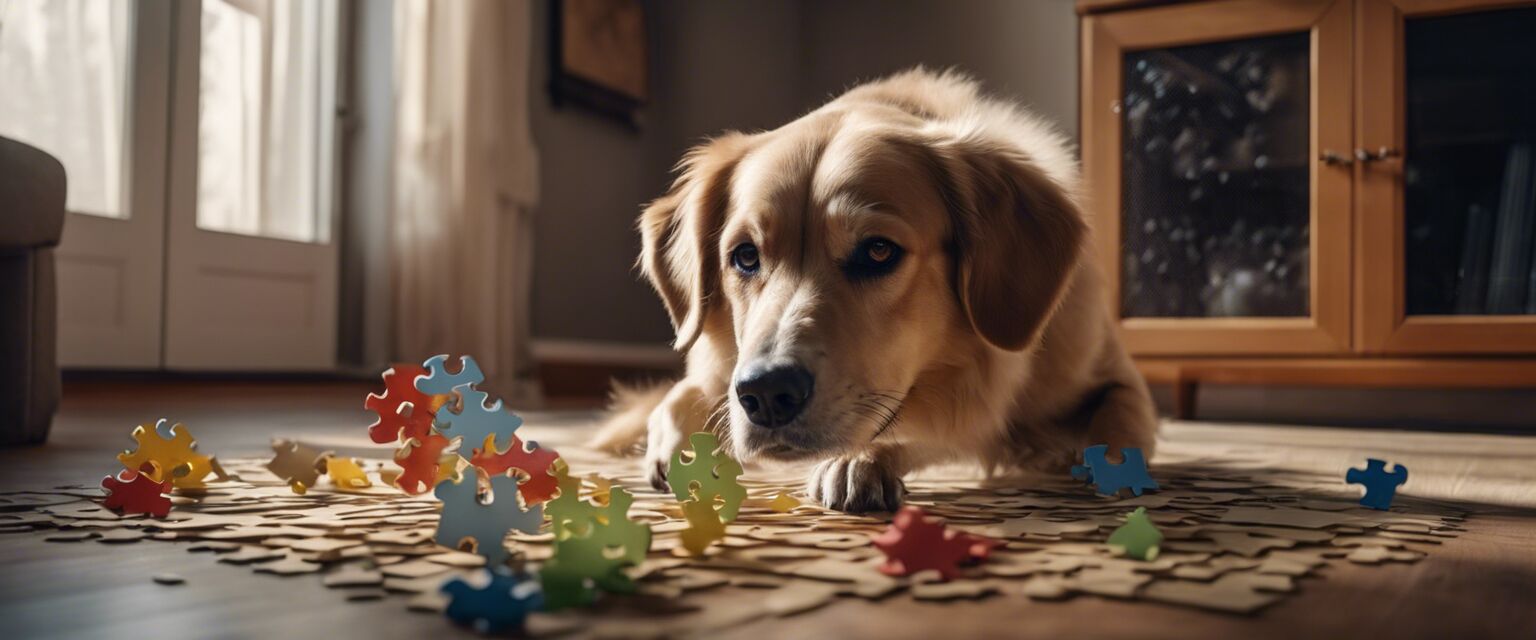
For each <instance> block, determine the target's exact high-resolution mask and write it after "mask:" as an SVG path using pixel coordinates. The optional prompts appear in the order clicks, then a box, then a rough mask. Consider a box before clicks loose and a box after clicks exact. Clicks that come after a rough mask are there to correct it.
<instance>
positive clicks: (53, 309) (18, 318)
mask: <svg viewBox="0 0 1536 640" xmlns="http://www.w3.org/2000/svg"><path fill="white" fill-rule="evenodd" d="M64 194H65V182H64V165H63V164H60V163H59V161H58V160H57V159H55V158H54V157H53V156H51V155H48V154H47V153H46V152H44V151H42V150H40V149H37V148H36V147H32V146H29V145H26V144H22V143H20V142H17V141H15V140H10V139H7V138H0V445H18V444H34V443H39V442H42V441H44V440H46V439H47V438H48V427H49V426H50V425H51V424H52V423H53V414H54V412H55V411H57V410H58V408H59V393H60V391H59V363H58V355H57V354H58V337H59V332H58V325H59V323H58V307H57V304H56V296H57V292H56V290H55V282H54V280H55V278H54V269H53V247H55V246H58V244H59V237H60V235H61V234H62V233H63V230H64Z"/></svg>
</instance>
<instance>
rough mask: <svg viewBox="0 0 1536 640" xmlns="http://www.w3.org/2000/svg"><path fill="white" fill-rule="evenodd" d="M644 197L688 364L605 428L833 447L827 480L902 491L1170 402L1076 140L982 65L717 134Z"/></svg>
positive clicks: (1061, 444)
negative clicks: (1090, 240)
mask: <svg viewBox="0 0 1536 640" xmlns="http://www.w3.org/2000/svg"><path fill="white" fill-rule="evenodd" d="M679 166H680V172H679V177H678V178H677V180H676V182H675V184H674V185H673V187H672V188H671V190H670V191H669V192H668V193H667V194H666V195H664V196H662V197H661V198H660V199H658V200H656V201H655V202H653V203H651V204H650V205H649V206H648V207H647V208H646V209H645V211H644V213H643V214H642V215H641V217H640V223H639V226H640V231H641V234H642V236H643V244H644V246H643V250H642V255H641V257H640V262H639V264H640V268H641V270H642V271H643V272H644V274H645V276H646V277H647V278H648V279H649V280H650V282H651V284H652V285H653V286H655V288H656V291H657V292H658V293H659V294H660V295H661V299H662V301H663V302H664V303H665V305H666V308H667V311H668V313H669V314H670V315H671V318H672V323H673V325H674V327H675V328H676V331H677V341H676V347H677V348H678V349H679V350H682V351H685V352H686V354H687V371H686V374H685V375H684V377H683V379H682V380H680V381H677V382H676V383H675V384H672V385H671V386H670V387H662V388H658V389H656V390H653V391H650V392H631V393H628V394H622V395H621V396H620V397H619V398H618V403H617V407H616V412H615V413H614V415H613V416H612V417H611V418H610V420H609V422H608V424H607V425H606V426H605V428H604V429H603V431H602V432H601V433H600V434H599V436H598V437H597V440H596V441H595V443H594V444H596V445H597V446H600V447H603V448H607V449H611V450H621V449H626V448H629V447H631V446H633V445H635V444H637V443H638V442H639V440H640V439H641V436H642V434H647V433H648V438H647V447H646V453H645V460H646V462H645V465H646V469H647V471H648V473H649V475H650V478H651V481H652V483H653V484H656V485H658V487H661V486H663V485H664V483H665V479H666V473H667V464H668V460H669V459H670V458H671V456H672V454H673V452H674V451H676V450H677V449H679V448H680V447H681V446H683V445H684V444H685V443H686V442H687V436H688V434H689V433H692V432H695V431H700V430H706V429H708V430H713V431H715V432H717V433H718V434H720V436H721V438H722V440H723V441H724V442H726V443H727V446H728V447H730V448H731V450H732V451H733V452H734V453H735V454H736V456H737V457H739V458H743V459H747V460H753V459H757V460H778V461H815V462H817V464H816V465H815V466H814V469H813V470H812V471H810V477H809V478H808V479H807V482H806V489H807V492H808V494H809V495H810V497H811V498H813V499H815V500H817V501H819V502H821V503H822V504H823V505H826V506H827V507H829V508H833V509H840V510H844V511H851V512H860V511H889V510H894V509H895V508H896V507H897V506H899V505H900V503H901V500H902V497H903V493H904V491H905V489H904V485H903V483H902V477H903V475H904V474H906V473H908V472H910V471H913V470H916V469H918V468H921V467H923V466H926V465H931V464H934V463H939V462H957V461H958V462H969V463H973V464H975V465H979V466H981V467H983V468H984V469H986V470H987V471H988V472H989V473H990V472H992V471H995V470H1000V469H1006V468H1015V469H1026V470H1050V471H1053V472H1054V471H1059V472H1061V473H1063V474H1064V473H1066V470H1067V467H1068V466H1069V465H1070V464H1071V463H1072V461H1073V460H1074V459H1076V458H1077V457H1078V456H1079V452H1080V451H1081V450H1082V448H1083V447H1085V446H1087V445H1089V444H1096V443H1107V444H1109V445H1110V448H1111V451H1115V450H1118V449H1119V448H1120V447H1141V448H1142V450H1143V451H1144V452H1146V453H1147V454H1148V455H1149V456H1150V454H1151V452H1152V451H1151V450H1152V447H1153V444H1154V438H1155V436H1156V430H1157V419H1156V414H1155V412H1154V408H1153V405H1152V402H1151V399H1150V396H1149V395H1148V393H1147V388H1146V384H1145V383H1144V382H1143V381H1142V379H1141V377H1140V376H1139V375H1138V374H1137V372H1136V370H1135V369H1134V368H1133V366H1132V364H1131V361H1130V358H1129V357H1128V356H1127V355H1126V353H1125V350H1124V349H1123V348H1122V347H1121V345H1120V343H1119V341H1118V340H1117V338H1116V335H1115V328H1114V325H1113V323H1112V321H1111V319H1110V317H1109V315H1108V313H1107V309H1106V304H1105V302H1106V296H1105V293H1104V289H1103V285H1102V284H1101V283H1100V280H1101V278H1100V275H1099V273H1098V272H1097V270H1096V268H1095V267H1094V265H1093V262H1092V261H1091V260H1090V259H1089V257H1088V256H1087V255H1086V250H1085V248H1086V246H1087V235H1088V233H1089V229H1088V225H1087V221H1086V220H1085V219H1084V215H1083V212H1082V209H1081V208H1080V206H1079V203H1078V197H1077V195H1076V185H1077V175H1076V169H1075V161H1074V159H1073V157H1072V154H1071V150H1070V147H1069V145H1068V143H1067V141H1066V140H1065V139H1064V138H1063V137H1062V136H1061V135H1060V134H1058V133H1056V132H1055V131H1054V130H1053V129H1052V128H1051V127H1049V126H1048V125H1046V124H1045V123H1043V122H1041V121H1040V120H1038V119H1036V118H1034V117H1032V116H1031V115H1029V114H1027V113H1024V112H1022V111H1021V110H1019V109H1018V108H1016V107H1014V106H1013V105H1010V104H1007V103H1004V102H1001V101H998V100H995V99H990V98H987V97H984V96H983V95H981V92H980V89H979V87H978V85H977V84H976V83H975V82H973V81H971V80H970V79H968V78H966V77H965V76H963V75H960V74H957V73H954V72H947V73H933V72H929V71H925V70H923V69H916V70H913V71H909V72H906V73H901V74H898V75H895V76H892V77H889V78H886V79H884V80H879V81H876V82H872V83H869V84H865V85H863V86H860V87H856V88H854V89H852V90H850V91H848V92H847V93H844V94H843V95H841V96H840V97H838V98H837V99H835V100H833V101H832V102H830V103H828V104H827V105H825V106H823V107H821V108H820V109H817V110H815V111H812V112H811V113H809V114H807V115H805V116H804V117H802V118H800V119H798V120H795V121H794V122H791V123H789V124H786V125H784V126H782V127H779V128H778V129H775V130H772V131H767V132H762V133H753V134H745V133H727V134H725V135H722V136H720V137H718V138H715V139H713V140H711V141H709V142H707V143H705V144H702V145H700V146H699V147H697V148H695V149H693V150H692V151H691V152H689V153H688V154H687V156H686V157H685V158H684V159H683V161H682V162H681V163H680V165H679Z"/></svg>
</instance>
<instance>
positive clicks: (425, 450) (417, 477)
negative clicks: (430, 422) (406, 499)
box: [395, 433, 453, 496]
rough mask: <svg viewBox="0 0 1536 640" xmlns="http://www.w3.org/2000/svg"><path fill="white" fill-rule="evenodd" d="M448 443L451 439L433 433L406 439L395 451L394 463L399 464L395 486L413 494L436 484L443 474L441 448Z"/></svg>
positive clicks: (424, 491) (417, 493)
mask: <svg viewBox="0 0 1536 640" xmlns="http://www.w3.org/2000/svg"><path fill="white" fill-rule="evenodd" d="M449 444H452V443H451V441H449V440H448V439H447V438H444V437H442V436H440V435H437V434H435V433H429V434H427V436H426V437H425V438H420V439H412V440H408V441H406V443H405V445H404V446H402V447H400V449H399V450H398V451H396V452H395V464H397V465H400V476H399V477H398V478H396V479H395V486H397V487H400V490H401V491H404V492H406V493H407V494H409V495H413V496H414V495H419V494H423V493H426V492H427V490H429V489H431V488H432V487H434V486H436V485H437V483H438V482H439V481H441V480H442V475H443V474H442V469H443V464H444V457H445V456H444V455H443V449H446V448H448V445H449ZM450 462H451V461H450ZM449 475H453V474H449Z"/></svg>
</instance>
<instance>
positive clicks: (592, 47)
mask: <svg viewBox="0 0 1536 640" xmlns="http://www.w3.org/2000/svg"><path fill="white" fill-rule="evenodd" d="M646 35H647V34H646V28H645V11H644V8H643V7H642V6H641V4H640V0H551V3H550V38H549V42H550V55H549V59H550V74H549V77H550V82H549V90H550V98H551V100H552V102H553V103H554V105H555V107H557V108H561V107H564V106H566V105H575V106H578V107H581V108H585V109H588V110H591V111H593V112H595V113H597V114H600V115H603V116H606V117H609V118H612V119H614V120H616V121H618V122H620V123H622V124H624V125H625V126H628V127H630V128H633V129H639V128H640V125H641V118H640V114H641V108H642V107H643V106H645V104H646V103H647V102H648V101H649V98H650V88H649V82H650V77H649V59H650V56H649V51H648V48H647V38H646Z"/></svg>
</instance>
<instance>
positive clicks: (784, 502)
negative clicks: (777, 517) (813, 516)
mask: <svg viewBox="0 0 1536 640" xmlns="http://www.w3.org/2000/svg"><path fill="white" fill-rule="evenodd" d="M798 506H800V500H799V499H798V498H796V497H794V496H792V495H789V492H788V491H780V492H779V495H776V496H774V497H773V500H772V501H771V502H769V503H768V508H769V509H772V510H773V512H774V513H789V512H791V511H794V510H795V507H798Z"/></svg>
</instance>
